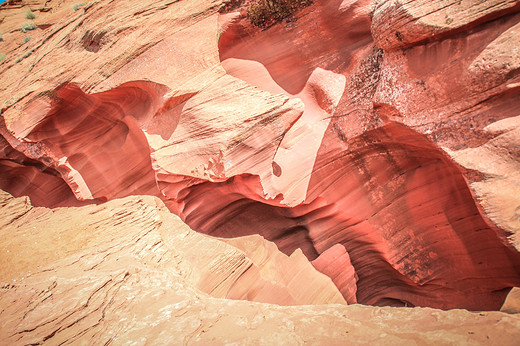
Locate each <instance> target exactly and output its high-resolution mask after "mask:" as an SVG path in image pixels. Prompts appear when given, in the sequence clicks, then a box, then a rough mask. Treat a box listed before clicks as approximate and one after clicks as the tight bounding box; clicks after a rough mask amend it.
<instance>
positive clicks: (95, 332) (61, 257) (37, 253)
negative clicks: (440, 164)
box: [0, 192, 520, 345]
mask: <svg viewBox="0 0 520 346" xmlns="http://www.w3.org/2000/svg"><path fill="white" fill-rule="evenodd" d="M0 210H1V213H0V215H1V217H0V222H1V223H2V227H1V232H2V235H1V236H2V238H3V239H7V241H4V242H2V245H1V248H0V253H1V257H0V260H1V266H0V268H1V269H0V281H1V283H2V287H1V290H0V317H1V318H0V321H1V322H0V342H1V343H2V344H12V345H19V344H39V343H48V344H61V343H67V344H77V343H81V344H107V343H114V344H127V343H133V344H138V345H141V344H147V343H148V344H149V343H154V344H208V343H210V344H228V343H238V344H251V345H258V344H264V345H265V344H288V345H292V344H304V343H311V344H328V345H330V344H339V343H342V344H344V343H349V344H366V343H368V344H385V345H388V344H437V345H444V344H446V345H448V344H450V345H452V344H461V345H463V344H500V345H514V344H515V343H516V342H517V340H518V339H519V338H520V315H514V314H513V315H510V314H506V313H502V312H482V313H478V312H469V311H466V310H451V311H441V310H436V309H430V308H391V307H387V308H376V307H368V306H362V305H350V306H345V305H338V304H327V305H323V304H322V305H312V306H311V305H300V306H280V305H275V304H268V303H257V302H251V301H246V300H231V299H224V298H215V296H217V297H218V296H219V297H223V296H225V295H226V294H227V295H230V294H231V295H232V294H233V292H232V291H233V290H235V291H241V292H243V291H244V290H245V291H247V290H251V291H254V290H255V288H256V289H258V288H259V286H258V285H259V284H258V282H259V281H261V280H264V281H265V282H267V283H264V285H263V287H260V288H261V289H260V291H261V292H262V294H263V296H262V295H261V294H260V295H257V296H256V297H258V300H263V301H266V300H269V299H270V297H269V294H268V293H269V292H271V293H275V295H274V296H273V297H280V296H281V294H280V293H284V292H285V294H286V296H288V297H292V299H293V301H292V302H291V303H292V304H301V303H302V302H306V303H320V302H324V301H329V302H336V303H338V302H340V299H341V295H339V293H338V292H337V290H335V287H334V286H333V285H329V284H331V282H330V279H329V280H326V279H328V278H326V277H325V276H324V275H322V274H319V273H318V272H316V271H313V268H312V266H310V264H309V262H307V261H306V260H305V261H304V259H302V260H300V261H297V260H296V259H293V258H292V257H293V256H291V257H290V258H288V257H287V256H285V255H283V254H281V253H279V252H278V251H277V250H276V247H275V246H274V244H272V243H268V242H267V241H265V240H262V239H261V238H259V237H244V238H239V239H234V240H232V241H227V242H226V243H225V242H222V241H220V240H218V239H216V238H212V237H208V236H204V235H201V234H197V233H196V232H194V231H192V230H191V229H189V227H187V226H186V225H185V224H184V223H183V222H182V221H180V219H178V218H177V217H176V216H175V215H173V214H171V213H169V211H168V210H167V209H166V207H165V206H164V204H163V203H162V201H160V200H159V199H158V198H155V197H151V196H132V197H127V198H124V199H117V200H114V201H111V202H108V203H106V204H103V205H99V206H95V205H91V206H85V207H79V208H57V209H53V210H51V209H47V208H34V207H32V206H31V205H30V201H29V200H28V199H27V198H13V197H12V196H10V195H9V194H7V193H4V192H2V194H1V195H0ZM7 236H8V237H7ZM240 239H245V240H244V241H241V240H240ZM240 244H242V245H240ZM241 249H242V250H241ZM217 252H218V253H219V256H215V255H214V254H215V253H217ZM266 252H267V253H269V252H270V253H271V255H270V256H265V253H266ZM275 252H276V253H275ZM262 254H263V255H262ZM295 256H298V254H297V255H295ZM302 257H303V256H302ZM262 258H263V259H264V260H262ZM265 258H271V260H273V258H276V259H275V261H278V263H276V265H275V266H273V265H272V263H271V265H269V263H268V262H269V261H267V262H266V261H265ZM291 260H294V261H295V262H294V263H287V261H291ZM305 262H306V264H307V266H305ZM266 263H267V264H266ZM283 263H286V265H285V266H284V265H283ZM298 263H299V264H298ZM287 264H289V265H287ZM295 264H298V265H295ZM255 266H256V269H254V267H255ZM251 268H253V269H251ZM281 268H285V269H287V268H289V269H292V270H293V271H292V272H290V271H289V272H287V271H284V272H278V273H276V270H280V269H281ZM295 268H299V270H294V269H295ZM230 270H231V271H232V272H235V275H233V273H231V275H230V274H229V271H230ZM262 270H265V271H266V272H265V273H262ZM240 271H242V272H243V275H236V273H238V272H240ZM273 271H274V272H273ZM302 272H305V273H306V274H305V275H303V274H302ZM240 277H242V278H243V277H246V278H247V277H249V279H252V280H249V281H248V280H247V279H242V282H241V281H240ZM291 280H292V284H287V283H288V282H291ZM298 280H299V282H298ZM302 280H303V281H302ZM311 280H312V281H311ZM204 292H207V293H204ZM230 292H231V293H230ZM313 292H314V295H313ZM327 292H330V293H329V294H327ZM208 293H209V294H208ZM235 293H236V292H235ZM251 294H252V296H254V292H253V293H251ZM212 295H213V296H212ZM237 297H238V296H237ZM238 298H240V297H238ZM242 298H244V297H242ZM248 299H251V297H248Z"/></svg>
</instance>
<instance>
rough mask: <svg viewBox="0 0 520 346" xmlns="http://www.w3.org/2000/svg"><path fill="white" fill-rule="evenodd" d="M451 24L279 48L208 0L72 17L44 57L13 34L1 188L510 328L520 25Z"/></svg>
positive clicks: (6, 69)
mask: <svg viewBox="0 0 520 346" xmlns="http://www.w3.org/2000/svg"><path fill="white" fill-rule="evenodd" d="M490 3H491V4H492V5H493V4H494V5H495V6H494V7H493V6H489V4H490ZM436 4H437V5H438V3H435V2H434V3H432V2H424V1H417V2H410V3H404V2H401V1H399V2H398V1H393V2H388V1H385V2H375V3H372V2H370V1H368V0H367V1H343V2H341V3H337V2H336V1H326V0H323V1H317V2H316V3H315V4H314V5H312V6H310V7H308V8H305V9H303V10H301V11H299V12H298V13H296V14H295V21H286V22H282V23H279V24H276V25H274V26H272V27H270V28H268V29H266V30H261V29H259V28H256V27H254V26H252V25H251V23H250V22H249V21H248V20H247V18H245V17H243V16H241V15H240V11H237V12H236V13H233V12H231V13H226V14H222V15H220V17H218V16H219V15H217V13H216V10H217V9H216V7H215V5H214V4H213V3H210V2H204V1H190V2H188V1H181V2H176V3H170V2H168V3H166V2H152V1H142V2H139V3H132V4H126V3H124V2H122V1H112V2H110V3H108V4H104V5H105V6H101V4H99V3H92V4H90V5H88V6H87V7H85V9H82V10H81V11H79V12H78V11H71V10H70V8H69V9H67V10H66V9H65V8H64V7H63V6H61V7H60V6H56V9H55V11H52V12H49V13H46V12H43V11H42V12H41V13H40V14H41V15H39V16H38V17H37V19H36V22H37V24H38V25H40V29H38V31H36V32H35V33H34V37H33V38H32V40H31V41H30V42H33V43H31V44H34V45H28V46H25V47H26V48H20V47H18V46H17V45H15V44H14V43H13V42H14V39H19V40H21V39H22V35H21V33H19V32H17V31H16V30H17V29H16V26H17V25H18V24H19V23H17V22H16V20H15V19H14V18H15V17H13V16H9V18H8V19H6V22H5V25H6V27H7V28H8V29H9V30H8V31H9V35H6V37H5V40H6V41H7V39H9V43H8V45H7V47H9V51H8V53H9V55H8V57H7V58H6V59H5V60H4V61H3V62H2V64H1V65H0V73H1V74H2V83H1V84H0V92H2V97H4V98H5V99H6V101H4V103H3V106H2V107H3V109H2V112H3V114H2V117H3V119H4V121H5V128H4V127H1V128H0V131H1V133H2V135H3V137H4V138H5V139H6V140H7V142H8V143H7V144H6V145H5V146H4V147H5V148H9V153H7V151H6V150H4V152H5V153H6V154H5V155H4V156H5V159H7V160H9V162H7V163H5V164H3V165H2V168H4V167H9V168H8V169H7V168H5V170H3V171H2V175H3V177H5V178H3V179H1V180H0V183H2V184H3V185H1V186H0V187H1V188H5V189H6V190H7V191H10V192H13V193H16V194H17V195H21V194H25V193H28V194H29V195H30V196H31V197H32V196H34V199H35V200H36V201H38V203H39V205H45V204H44V203H45V200H44V198H43V197H42V193H41V192H39V191H29V190H30V189H31V187H32V186H35V185H38V186H41V189H42V191H44V193H47V191H50V190H54V189H56V191H53V193H52V194H53V196H52V197H50V198H49V199H48V201H49V202H48V203H49V204H48V205H49V206H55V205H60V204H57V203H59V202H58V201H60V200H61V201H68V200H69V199H70V191H73V192H74V195H75V196H76V198H78V199H80V200H86V201H87V202H99V201H106V200H110V199H113V198H117V197H124V196H128V195H130V194H150V195H156V196H159V197H161V198H162V199H163V200H164V201H165V203H166V205H167V206H168V208H170V210H171V211H173V212H174V213H176V214H178V215H179V216H180V217H181V218H182V219H183V220H184V221H185V222H186V223H187V224H188V225H190V227H192V228H193V229H195V230H197V231H200V232H204V233H207V234H210V235H214V236H218V237H237V236H245V235H253V234H260V235H262V236H263V237H265V238H266V239H268V240H270V241H273V242H275V243H276V244H277V246H278V248H279V249H280V250H281V251H282V252H284V253H285V254H287V255H288V254H292V253H293V252H294V251H297V249H301V251H302V252H303V254H305V256H306V257H307V258H308V259H309V260H311V261H314V262H313V263H314V264H315V266H316V268H318V269H319V270H320V271H321V272H323V273H326V274H327V275H329V276H330V277H331V279H333V281H334V282H335V284H336V285H337V287H338V288H339V289H340V291H341V292H342V294H343V295H344V298H345V299H346V300H347V301H348V302H355V301H357V302H359V303H363V304H373V305H409V306H430V307H438V308H443V309H451V308H467V309H473V310H493V309H494V310H496V309H498V308H499V307H500V306H501V305H502V302H503V301H504V299H505V296H506V295H507V293H508V291H509V289H510V288H511V287H513V286H519V281H520V257H519V254H518V252H517V251H516V250H515V249H514V248H513V246H512V245H511V243H510V241H509V239H508V236H509V235H510V234H508V233H507V231H509V232H514V231H515V230H516V227H517V226H518V222H519V220H520V219H518V218H516V219H515V218H513V216H515V215H516V214H515V213H516V209H517V208H516V209H515V206H516V205H520V200H518V196H520V194H518V193H516V192H517V190H518V189H517V186H518V184H519V183H520V180H519V176H518V174H516V171H517V169H516V168H517V166H518V165H517V164H518V157H517V156H518V155H516V152H517V150H516V149H517V148H516V146H517V145H518V143H520V142H519V138H520V137H519V136H518V133H517V132H518V131H517V130H518V124H517V122H516V121H515V119H516V118H515V117H516V116H517V115H518V114H517V109H518V105H519V98H518V96H519V90H520V88H519V87H518V85H519V84H518V83H520V80H519V79H518V73H517V72H518V71H517V70H518V63H519V61H520V60H519V56H518V51H517V50H515V49H516V48H515V47H516V46H517V44H516V43H518V42H517V41H518V39H517V37H518V35H517V34H516V33H517V30H518V21H519V16H518V14H515V13H514V12H515V11H517V8H518V5H517V2H513V1H496V2H486V4H484V3H482V4H473V3H470V2H451V1H448V2H446V4H445V5H446V7H445V9H438V7H432V6H436ZM44 6H46V5H44ZM372 10H374V12H373V13H372ZM21 11H22V10H20V11H19V12H20V13H22V12H21ZM452 11H456V12H457V13H460V14H461V16H460V17H459V18H457V19H456V20H455V19H454V20H453V21H452V22H450V23H446V19H445V18H451V17H450V16H451V15H452ZM167 12H168V15H165V13H167ZM107 13H109V14H112V13H117V16H114V17H116V18H114V21H112V22H111V25H109V26H107V27H106V28H104V29H103V30H102V31H101V32H100V33H99V34H93V32H98V28H99V25H101V23H105V22H106V21H105V17H106V15H107ZM165 16H166V18H168V19H165ZM408 16H409V17H410V18H411V20H412V21H409V20H410V18H408ZM446 16H448V17H446ZM217 17H218V18H217ZM170 19H172V21H171V22H170V21H169V20H170ZM442 20H444V21H445V25H442V26H440V25H439V23H440V21H442ZM217 21H218V22H219V26H217ZM46 23H51V24H48V25H49V26H46ZM388 23H390V24H391V25H390V26H388V27H387V26H386V24H388ZM401 24H402V25H401ZM432 24H433V25H434V27H432ZM397 26H399V29H398V28H397ZM151 28H153V29H151ZM217 30H218V33H219V34H217ZM398 30H399V35H397V34H396V33H397V32H398ZM6 31H7V30H6ZM392 35H393V36H392ZM218 36H220V40H218V42H217V38H218ZM394 36H395V38H394ZM401 40H402V41H401ZM62 42H67V43H66V44H63V43H62ZM195 43H196V44H195ZM217 43H218V45H217ZM405 47H406V49H404V48H405ZM22 50H23V51H22ZM26 51H27V52H31V54H30V55H29V56H25V55H27V54H25V55H22V53H25V52H26ZM15 56H23V57H24V58H23V59H22V61H20V62H18V63H16V60H15ZM27 69H31V71H33V72H32V73H31V74H26V73H25V71H26V70H27ZM20 75H24V76H26V78H24V79H22V80H20V78H19V77H20ZM145 79H147V80H145ZM64 82H66V83H65V84H63V83H64ZM447 153H448V154H449V155H447ZM479 159H482V162H479ZM36 161H37V162H38V164H37V165H36V166H31V167H27V166H29V165H28V162H36ZM19 165H23V167H19ZM33 167H38V171H39V173H38V174H36V173H34V168H33ZM15 168H16V170H15ZM18 171H20V172H22V173H20V174H23V176H24V177H30V178H28V179H27V182H20V181H16V184H15V183H13V182H12V181H13V179H12V176H13V174H18V173H17V172H18ZM4 172H5V173H4ZM42 172H47V173H49V172H51V173H52V174H51V176H52V177H51V176H48V175H43V176H40V175H41V173H42ZM59 178H61V179H62V180H61V181H59ZM47 180H52V182H49V183H47ZM468 183H469V184H468ZM64 184H67V185H68V186H69V189H68V190H67V189H65V188H63V187H64V186H65V185H64ZM46 186H47V187H46ZM60 186H61V187H60ZM64 204H65V205H69V204H68V203H66V202H64ZM61 205H63V204H61ZM70 205H72V203H71V204H70ZM513 237H516V238H518V236H513ZM300 259H301V257H300ZM307 264H308V263H307ZM258 271H259V272H261V269H258ZM255 275H256V274H255ZM356 275H357V280H356V279H355V278H356ZM260 276H261V275H260ZM254 278H255V279H251V278H249V279H248V280H251V281H253V280H257V278H258V276H254ZM246 281H247V280H246ZM267 286H269V285H267ZM354 292H355V296H354ZM235 293H236V294H235V295H234V296H233V297H244V296H247V294H244V293H243V292H240V290H238V291H236V292H235ZM262 294H263V292H260V293H259V294H256V293H255V294H252V295H251V296H256V297H258V296H262ZM266 295H267V296H269V297H270V298H273V296H270V294H269V293H266Z"/></svg>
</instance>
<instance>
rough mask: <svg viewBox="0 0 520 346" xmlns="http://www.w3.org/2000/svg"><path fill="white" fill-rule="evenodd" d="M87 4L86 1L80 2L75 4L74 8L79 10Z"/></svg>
mask: <svg viewBox="0 0 520 346" xmlns="http://www.w3.org/2000/svg"><path fill="white" fill-rule="evenodd" d="M85 5H86V3H85V2H82V3H80V4H77V5H74V7H73V9H74V11H77V10H79V9H80V7H82V6H85Z"/></svg>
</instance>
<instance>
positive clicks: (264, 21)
mask: <svg viewBox="0 0 520 346" xmlns="http://www.w3.org/2000/svg"><path fill="white" fill-rule="evenodd" d="M312 3H313V0H254V1H252V2H251V3H250V4H249V7H248V8H247V16H248V18H249V20H250V21H251V23H253V24H254V25H256V26H258V27H261V28H265V27H268V26H271V25H273V24H275V23H277V22H281V21H282V20H284V19H287V18H290V17H292V16H293V15H294V14H295V13H296V11H298V10H299V9H301V8H304V7H307V6H309V5H311V4H312Z"/></svg>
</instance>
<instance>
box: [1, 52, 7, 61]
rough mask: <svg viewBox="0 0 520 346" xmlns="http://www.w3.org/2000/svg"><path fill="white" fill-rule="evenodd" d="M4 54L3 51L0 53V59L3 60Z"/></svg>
mask: <svg viewBox="0 0 520 346" xmlns="http://www.w3.org/2000/svg"><path fill="white" fill-rule="evenodd" d="M6 56H7V55H5V54H4V53H0V61H2V60H4V59H5V57H6Z"/></svg>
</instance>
